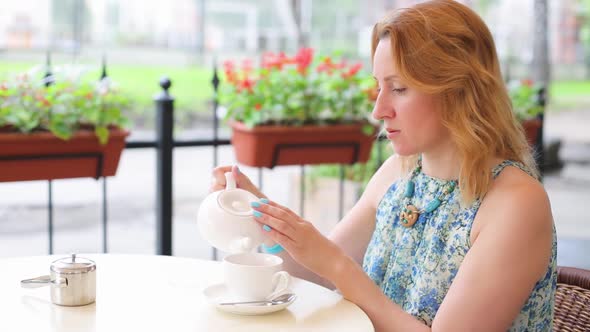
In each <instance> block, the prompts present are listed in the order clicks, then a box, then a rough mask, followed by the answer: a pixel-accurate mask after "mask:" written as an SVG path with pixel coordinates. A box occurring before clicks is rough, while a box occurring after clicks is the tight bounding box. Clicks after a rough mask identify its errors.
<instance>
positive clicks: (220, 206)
mask: <svg viewBox="0 0 590 332" xmlns="http://www.w3.org/2000/svg"><path fill="white" fill-rule="evenodd" d="M225 180H226V186H225V190H220V191H216V192H213V193H211V194H209V195H208V196H207V197H205V199H204V200H203V202H202V203H201V206H200V207H199V213H198V216H197V222H198V223H199V231H200V232H201V236H202V237H203V238H204V239H205V240H206V241H208V242H209V244H211V245H212V246H213V247H215V248H217V249H219V250H223V251H225V252H229V253H238V252H250V251H253V250H254V249H256V247H258V245H260V244H261V243H262V242H263V241H264V235H263V233H262V228H261V227H260V225H259V224H258V223H257V222H256V221H254V218H253V217H252V212H253V210H252V208H251V207H250V203H251V202H255V201H258V200H259V198H258V197H256V196H255V195H254V194H252V193H251V192H249V191H246V190H243V189H239V188H237V187H236V181H235V179H234V177H233V175H232V173H231V172H228V173H225Z"/></svg>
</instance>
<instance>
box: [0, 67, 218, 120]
mask: <svg viewBox="0 0 590 332" xmlns="http://www.w3.org/2000/svg"><path fill="white" fill-rule="evenodd" d="M32 66H33V65H32V64H30V63H14V62H0V77H3V76H4V75H5V74H8V73H14V72H21V71H26V70H28V69H29V68H31V67H32ZM107 71H108V75H109V77H110V78H111V79H112V80H113V81H114V82H116V83H117V84H118V85H119V87H120V88H121V90H122V91H124V92H125V93H127V94H128V95H129V96H130V98H131V99H132V100H133V103H134V105H135V112H137V113H143V112H150V111H153V109H154V101H153V98H154V96H155V95H156V94H158V93H159V92H160V91H161V88H160V86H159V81H160V78H161V77H163V76H168V77H169V78H170V80H171V81H172V86H171V87H170V90H169V91H170V93H171V94H172V95H173V96H174V98H175V106H176V109H178V110H179V111H181V112H193V111H201V112H202V111H206V107H205V105H206V103H207V101H209V100H210V99H211V98H212V96H213V88H212V86H211V78H212V75H213V73H212V72H211V70H210V69H203V68H196V67H184V68H183V67H173V66H169V67H168V66H143V65H142V66H139V65H138V66H129V65H127V66H120V65H112V66H108V67H107ZM88 75H89V76H90V77H92V76H93V75H94V76H96V77H97V78H98V77H99V76H100V70H99V68H97V69H96V70H95V71H94V70H93V71H92V72H91V73H88Z"/></svg>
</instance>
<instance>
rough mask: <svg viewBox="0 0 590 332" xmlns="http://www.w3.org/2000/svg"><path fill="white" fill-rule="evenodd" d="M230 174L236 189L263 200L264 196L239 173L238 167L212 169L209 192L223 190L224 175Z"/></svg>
mask: <svg viewBox="0 0 590 332" xmlns="http://www.w3.org/2000/svg"><path fill="white" fill-rule="evenodd" d="M227 172H232V175H233V177H234V179H235V180H236V185H237V187H238V188H241V189H244V190H247V191H249V192H251V193H252V194H254V195H256V197H259V198H265V197H266V196H265V195H264V194H263V193H262V192H261V191H260V190H259V189H258V187H256V186H255V185H254V184H253V183H252V181H250V179H249V178H248V177H247V176H246V175H244V174H243V173H242V172H240V169H239V168H238V166H236V165H233V166H218V167H215V168H214V169H213V172H212V175H213V178H212V180H211V187H209V192H214V191H219V190H223V189H225V173H227Z"/></svg>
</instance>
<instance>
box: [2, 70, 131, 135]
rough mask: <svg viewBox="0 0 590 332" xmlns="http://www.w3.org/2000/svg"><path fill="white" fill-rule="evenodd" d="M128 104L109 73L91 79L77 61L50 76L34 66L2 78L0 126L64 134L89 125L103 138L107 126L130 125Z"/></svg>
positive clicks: (26, 131) (8, 128) (9, 129)
mask: <svg viewBox="0 0 590 332" xmlns="http://www.w3.org/2000/svg"><path fill="white" fill-rule="evenodd" d="M129 106H130V103H129V100H128V98H127V97H126V96H124V95H123V94H121V93H120V92H119V90H118V89H117V87H116V85H115V84H114V83H113V82H111V81H110V80H109V79H108V78H105V79H101V80H99V81H93V80H90V79H89V78H88V77H87V75H85V74H84V72H83V71H81V70H79V69H78V68H75V67H63V68H56V71H55V74H53V75H51V76H48V77H45V75H43V74H42V72H41V71H40V70H39V69H38V68H34V69H32V70H29V71H27V72H24V73H18V74H15V75H12V76H11V77H8V78H6V79H3V80H0V127H1V128H2V129H3V131H18V132H22V133H30V132H35V131H49V132H51V133H53V134H54V135H55V136H57V137H59V138H61V139H64V140H67V139H69V138H70V137H71V136H72V135H73V134H74V132H75V131H77V130H79V129H92V130H94V132H95V134H96V136H97V137H98V139H99V141H100V143H101V144H105V143H106V142H107V141H108V137H109V128H112V127H127V126H128V120H127V118H126V117H125V116H124V112H125V111H126V110H127V109H128V108H129Z"/></svg>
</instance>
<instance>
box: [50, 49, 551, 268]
mask: <svg viewBox="0 0 590 332" xmlns="http://www.w3.org/2000/svg"><path fill="white" fill-rule="evenodd" d="M107 77H108V74H107V67H106V61H105V59H104V58H103V62H102V71H101V76H100V79H101V80H102V79H106V78H107ZM45 78H46V82H47V84H51V79H50V78H51V63H50V60H49V56H48V57H47V72H46V75H45ZM219 83H220V79H219V76H218V74H217V67H216V66H214V68H213V77H212V80H211V84H212V86H213V89H214V92H215V96H217V91H218V88H219ZM160 86H161V88H162V91H161V92H160V93H159V94H158V95H157V96H156V97H155V98H154V103H155V109H156V137H155V139H154V140H144V141H141V140H134V141H129V142H127V143H126V148H127V149H145V148H152V149H156V151H157V158H156V188H155V189H156V254H158V255H172V219H173V210H172V206H173V205H172V197H173V196H172V194H173V190H174V188H173V181H172V178H173V158H172V155H173V150H174V149H175V148H180V147H203V146H207V147H212V149H213V163H212V165H211V166H212V168H214V167H216V166H218V161H219V158H218V147H220V146H224V145H229V144H230V140H229V139H222V138H220V137H219V120H218V119H219V117H218V101H217V98H216V97H215V98H214V100H213V107H212V114H211V116H212V123H213V135H212V138H211V139H204V140H176V139H175V138H174V134H173V127H174V97H173V96H172V95H171V94H170V92H169V90H170V88H171V86H172V82H171V81H170V80H169V79H168V78H163V79H161V80H160ZM545 91H546V90H545V88H543V89H541V91H540V92H539V96H538V102H539V105H541V106H542V107H543V109H544V107H545ZM539 118H540V119H541V131H540V133H539V135H538V137H537V139H536V141H535V144H534V146H533V148H534V150H535V157H536V161H537V163H538V165H539V166H540V168H541V171H543V169H542V165H543V161H544V154H543V130H542V128H543V120H544V115H543V114H541V115H539ZM384 140H385V139H384V138H383V137H380V138H378V139H377V141H376V143H377V144H378V149H377V159H378V162H377V166H376V168H378V167H379V166H380V165H381V163H382V161H383V158H382V149H381V147H382V146H381V145H382V141H384ZM339 175H340V183H339V199H338V216H339V219H341V218H342V216H343V213H344V211H343V210H344V179H345V168H344V165H340V174H339ZM101 180H102V209H101V211H102V242H103V244H102V249H103V252H105V253H106V252H107V251H108V246H107V244H108V232H107V231H108V228H107V226H108V206H107V178H106V177H102V179H101ZM258 186H259V188H260V189H261V190H262V189H263V169H262V168H259V169H258ZM300 195H301V197H300V206H299V214H301V215H304V213H305V210H304V208H305V206H304V201H305V200H304V196H305V165H300ZM48 235H49V250H48V251H49V254H53V187H52V180H49V181H48ZM211 256H212V258H213V259H217V251H216V250H215V249H214V248H212V253H211Z"/></svg>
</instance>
